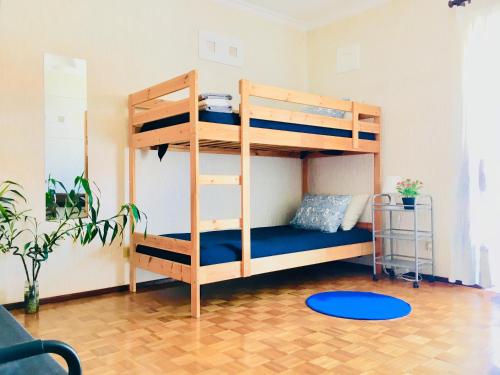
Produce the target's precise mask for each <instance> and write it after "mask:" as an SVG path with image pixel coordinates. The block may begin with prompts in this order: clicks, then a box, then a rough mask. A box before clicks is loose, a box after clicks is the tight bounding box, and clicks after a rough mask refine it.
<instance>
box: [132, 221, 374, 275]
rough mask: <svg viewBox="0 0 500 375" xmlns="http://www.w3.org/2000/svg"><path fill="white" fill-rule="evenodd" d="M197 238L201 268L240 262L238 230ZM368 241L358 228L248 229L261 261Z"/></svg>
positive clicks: (184, 259)
mask: <svg viewBox="0 0 500 375" xmlns="http://www.w3.org/2000/svg"><path fill="white" fill-rule="evenodd" d="M162 236H164V237H171V238H177V239H181V240H190V237H191V235H190V234H189V233H177V234H164V235H162ZM200 237H201V238H200V264H201V265H202V266H208V265H211V264H220V263H227V262H234V261H239V260H241V231H240V230H224V231H215V232H205V233H201V235H200ZM371 240H372V234H371V232H370V231H368V230H365V229H360V228H354V229H351V230H349V231H339V232H337V233H324V232H319V231H311V230H303V229H297V228H294V227H292V226H289V225H285V226H277V227H262V228H253V229H252V230H251V251H252V254H251V256H252V258H263V257H268V256H272V255H280V254H290V253H297V252H300V251H307V250H314V249H322V248H326V247H335V246H342V245H350V244H355V243H362V242H370V241H371ZM137 252H138V253H141V254H146V255H150V256H154V257H157V258H163V259H167V260H172V261H174V262H178V263H183V264H190V263H191V259H190V257H189V256H188V255H184V254H177V253H173V252H170V251H165V250H160V249H155V248H152V247H148V246H144V245H138V246H137Z"/></svg>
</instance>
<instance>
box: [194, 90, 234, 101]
mask: <svg viewBox="0 0 500 375" xmlns="http://www.w3.org/2000/svg"><path fill="white" fill-rule="evenodd" d="M198 99H199V100H205V99H225V100H232V99H233V96H232V95H229V94H223V93H217V92H206V93H203V94H200V95H198Z"/></svg>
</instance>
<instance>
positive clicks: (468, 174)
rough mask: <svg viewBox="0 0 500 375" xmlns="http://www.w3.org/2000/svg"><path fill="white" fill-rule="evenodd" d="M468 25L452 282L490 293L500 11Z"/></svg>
mask: <svg viewBox="0 0 500 375" xmlns="http://www.w3.org/2000/svg"><path fill="white" fill-rule="evenodd" d="M497 5H498V3H497ZM464 10H466V9H464ZM466 24H467V27H466V33H465V38H464V56H463V82H462V83H463V124H464V132H463V162H462V168H461V173H460V185H459V199H458V205H459V210H458V211H459V212H458V226H457V236H456V238H457V243H456V246H455V247H454V256H453V264H452V277H451V280H452V281H454V280H460V281H462V282H463V283H464V284H466V285H480V286H482V287H485V288H490V287H492V286H500V277H499V276H500V11H499V10H498V8H497V9H496V10H495V9H494V8H493V7H489V8H483V9H482V10H480V11H479V12H476V14H475V15H474V16H472V17H470V19H469V21H468V22H467V23H466Z"/></svg>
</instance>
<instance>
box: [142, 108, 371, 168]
mask: <svg viewBox="0 0 500 375" xmlns="http://www.w3.org/2000/svg"><path fill="white" fill-rule="evenodd" d="M199 120H200V121H203V122H207V123H217V124H225V125H236V126H239V125H240V116H239V115H238V114H236V113H221V112H211V111H200V112H199ZM186 122H189V113H182V114H180V115H176V116H172V117H168V118H164V119H161V120H156V121H152V122H148V123H146V124H144V125H143V126H142V127H141V132H146V131H150V130H156V129H161V128H166V127H169V126H173V125H178V124H184V123H186ZM250 127H252V128H261V129H273V130H284V131H292V132H298V133H306V134H318V135H330V136H334V137H343V138H351V137H352V131H351V130H345V129H333V128H325V127H321V126H311V125H306V124H294V123H288V122H281V121H271V120H260V119H254V118H253V119H250ZM359 138H360V139H364V140H369V141H374V140H375V134H373V133H366V132H360V133H359ZM167 147H168V145H163V146H160V147H159V148H158V156H159V157H160V159H161V158H162V157H163V156H164V155H165V153H166V151H167Z"/></svg>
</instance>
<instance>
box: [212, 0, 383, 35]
mask: <svg viewBox="0 0 500 375" xmlns="http://www.w3.org/2000/svg"><path fill="white" fill-rule="evenodd" d="M388 1H389V0H222V2H224V3H226V4H228V5H233V6H237V7H240V8H244V9H246V10H248V11H252V12H253V13H259V14H261V15H262V16H266V17H268V18H273V19H275V20H277V21H281V22H285V23H288V24H291V25H293V26H295V27H298V28H301V29H305V30H310V29H314V28H316V27H321V26H324V25H326V24H328V23H330V22H332V21H334V20H337V19H340V18H345V17H348V16H351V15H353V14H357V13H361V12H364V11H366V10H368V9H370V8H374V7H377V6H380V5H382V4H384V3H386V2H388Z"/></svg>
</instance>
